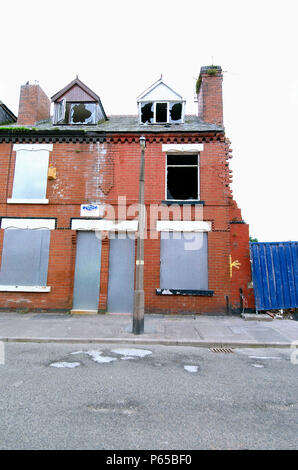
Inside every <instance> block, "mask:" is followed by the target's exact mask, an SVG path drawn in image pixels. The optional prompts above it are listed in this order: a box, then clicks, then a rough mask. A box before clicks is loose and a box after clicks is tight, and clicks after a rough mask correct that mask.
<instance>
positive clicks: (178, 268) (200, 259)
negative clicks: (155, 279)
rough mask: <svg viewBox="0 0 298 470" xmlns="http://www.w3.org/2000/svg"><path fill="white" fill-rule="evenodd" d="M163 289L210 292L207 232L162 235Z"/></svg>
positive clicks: (165, 233)
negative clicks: (208, 290)
mask: <svg viewBox="0 0 298 470" xmlns="http://www.w3.org/2000/svg"><path fill="white" fill-rule="evenodd" d="M160 243H161V246H160V254H161V265H160V287H161V289H181V290H182V289H190V290H207V289H208V252H207V233H205V232H204V233H196V232H161V240H160Z"/></svg>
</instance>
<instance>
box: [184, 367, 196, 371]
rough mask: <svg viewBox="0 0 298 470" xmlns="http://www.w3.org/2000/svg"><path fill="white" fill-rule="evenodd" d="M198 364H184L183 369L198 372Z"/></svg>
mask: <svg viewBox="0 0 298 470" xmlns="http://www.w3.org/2000/svg"><path fill="white" fill-rule="evenodd" d="M198 368H199V367H198V366H184V369H185V370H187V372H198Z"/></svg>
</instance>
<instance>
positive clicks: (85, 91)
mask: <svg viewBox="0 0 298 470" xmlns="http://www.w3.org/2000/svg"><path fill="white" fill-rule="evenodd" d="M52 101H54V117H53V122H54V124H74V125H88V124H89V125H90V124H97V123H98V122H99V121H103V120H104V121H106V120H107V116H106V114H105V112H104V109H103V107H102V104H101V101H100V98H99V96H97V95H96V94H95V93H93V91H92V90H90V89H89V88H88V87H86V85H84V84H83V83H82V82H81V81H80V80H79V79H78V78H76V79H75V80H73V82H71V83H70V84H69V85H67V87H65V88H64V89H63V90H61V91H60V92H58V93H56V95H54V96H53V97H52Z"/></svg>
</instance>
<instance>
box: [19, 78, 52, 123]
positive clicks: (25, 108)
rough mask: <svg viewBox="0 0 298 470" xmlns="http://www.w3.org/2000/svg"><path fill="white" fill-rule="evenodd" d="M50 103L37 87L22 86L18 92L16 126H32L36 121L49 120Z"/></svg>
mask: <svg viewBox="0 0 298 470" xmlns="http://www.w3.org/2000/svg"><path fill="white" fill-rule="evenodd" d="M50 114H51V102H50V100H49V98H48V97H47V95H46V94H45V93H44V91H43V90H42V89H41V88H40V86H39V85H29V84H26V85H22V86H21V92H20V102H19V114H18V120H17V123H18V124H22V125H28V126H30V125H31V126H32V125H34V124H35V123H36V122H37V121H42V120H44V119H49V118H50Z"/></svg>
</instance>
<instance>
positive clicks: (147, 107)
mask: <svg viewBox="0 0 298 470" xmlns="http://www.w3.org/2000/svg"><path fill="white" fill-rule="evenodd" d="M140 111H141V122H142V123H143V124H159V123H160V124H162V123H170V124H180V123H182V122H183V119H182V112H183V107H182V103H179V102H177V103H175V102H148V103H146V102H145V103H141V105H140Z"/></svg>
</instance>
